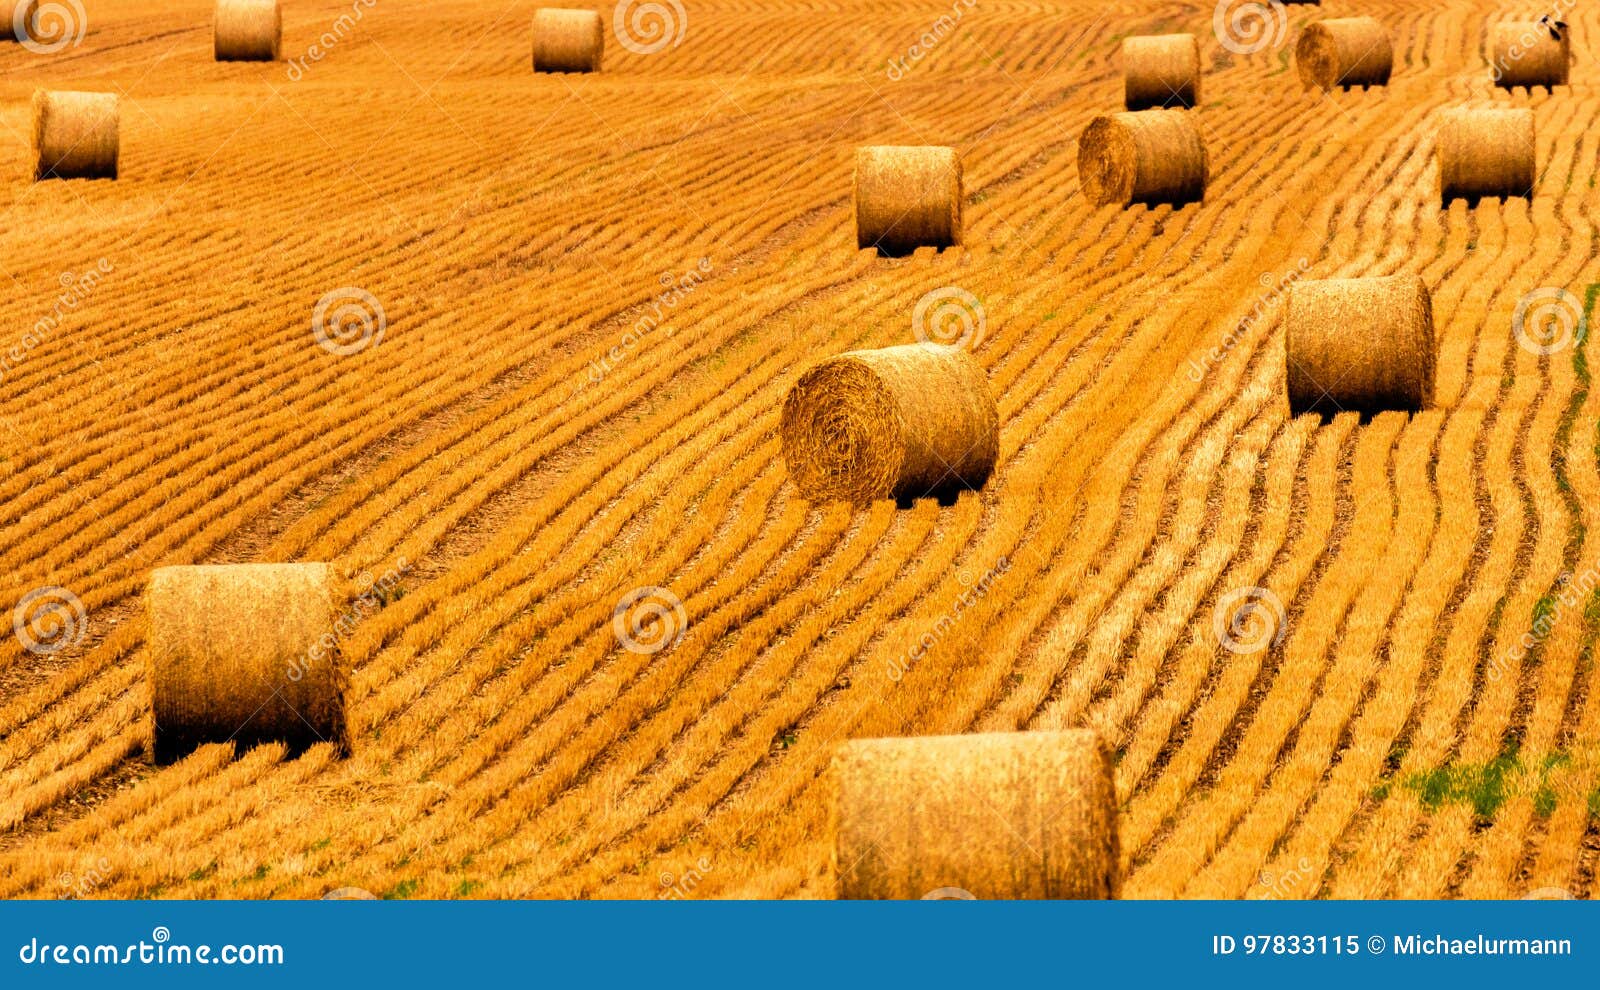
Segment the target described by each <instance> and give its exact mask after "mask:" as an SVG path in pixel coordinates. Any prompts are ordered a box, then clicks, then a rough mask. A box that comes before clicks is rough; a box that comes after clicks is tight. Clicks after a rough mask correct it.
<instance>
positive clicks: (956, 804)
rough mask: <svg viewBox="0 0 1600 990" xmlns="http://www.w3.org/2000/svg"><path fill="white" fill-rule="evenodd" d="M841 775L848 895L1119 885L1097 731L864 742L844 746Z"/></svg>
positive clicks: (1025, 892) (1055, 890)
mask: <svg viewBox="0 0 1600 990" xmlns="http://www.w3.org/2000/svg"><path fill="white" fill-rule="evenodd" d="M833 774H834V785H835V788H836V790H835V800H834V875H835V877H836V880H837V896H838V897H840V898H847V899H852V900H858V899H873V900H881V899H912V898H923V897H927V896H928V895H929V894H936V893H937V892H943V891H950V890H952V889H953V890H956V891H960V892H961V893H963V894H970V895H971V896H973V897H977V898H981V899H1015V900H1023V899H1027V900H1037V899H1096V898H1109V897H1116V896H1117V894H1118V892H1119V890H1120V888H1121V864H1120V859H1119V856H1120V853H1119V850H1118V846H1117V800H1116V789H1115V787H1114V786H1113V784H1112V778H1111V760H1110V758H1109V756H1108V755H1107V753H1106V751H1105V749H1104V747H1103V746H1101V744H1100V740H1099V737H1098V736H1096V735H1095V733H1093V732H1089V731H1086V730H1077V731H1072V732H1008V733H989V734H979V735H968V736H931V737H924V738H917V739H858V740H854V741H852V742H848V743H845V744H844V745H843V746H841V747H839V750H838V752H837V753H836V754H835V756H834V759H833ZM958 896H959V895H958Z"/></svg>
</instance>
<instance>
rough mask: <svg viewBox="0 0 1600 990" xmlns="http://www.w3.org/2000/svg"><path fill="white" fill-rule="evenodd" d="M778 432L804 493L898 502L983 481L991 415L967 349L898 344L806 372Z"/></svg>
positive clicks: (979, 371) (995, 422)
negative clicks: (889, 499) (886, 499)
mask: <svg viewBox="0 0 1600 990" xmlns="http://www.w3.org/2000/svg"><path fill="white" fill-rule="evenodd" d="M779 431H780V433H781V435H782V440H783V458H784V461H785V462H786V463H787V464H788V467H789V476H790V477H791V478H793V479H794V482H795V484H796V485H798V486H799V487H800V491H801V493H802V494H803V495H805V496H806V497H807V498H809V499H813V500H816V501H833V500H844V501H851V502H867V501H871V500H873V499H880V498H894V499H899V500H902V501H904V500H907V499H915V498H921V497H923V496H927V495H933V496H939V495H945V494H948V493H951V492H957V493H959V492H960V491H961V490H963V489H965V488H980V487H982V485H983V483H984V482H985V481H987V480H988V478H989V472H991V471H992V470H994V462H995V457H996V456H997V454H998V450H999V439H1000V418H999V413H998V412H997V411H996V409H995V402H994V396H993V394H992V393H991V392H990V391H989V378H988V375H987V374H985V372H984V370H983V366H982V365H980V364H978V362H977V361H976V360H974V359H973V357H972V355H971V354H968V353H967V352H966V351H964V350H962V349H960V348H957V347H946V346H944V345H942V344H903V345H901V346H899V347H885V348H883V349H882V350H876V351H851V352H849V353H846V354H841V355H839V356H838V357H835V358H831V359H829V360H827V361H824V362H823V363H822V364H819V365H817V366H816V367H815V368H812V369H811V370H810V371H807V372H806V373H805V374H804V375H802V376H800V380H799V381H798V382H796V383H795V386H794V388H793V389H791V390H790V392H789V397H788V399H787V400H786V401H785V402H784V404H783V416H782V420H781V423H780V427H779Z"/></svg>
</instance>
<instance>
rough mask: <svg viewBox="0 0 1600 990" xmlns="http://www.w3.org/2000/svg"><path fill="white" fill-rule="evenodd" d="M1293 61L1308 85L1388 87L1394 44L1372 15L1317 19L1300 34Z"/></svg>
mask: <svg viewBox="0 0 1600 990" xmlns="http://www.w3.org/2000/svg"><path fill="white" fill-rule="evenodd" d="M1294 61H1295V65H1296V66H1297V67H1298V68H1299V70H1300V80H1301V81H1302V82H1304V83H1305V84H1306V86H1308V87H1314V88H1317V89H1322V90H1331V89H1333V88H1335V87H1343V88H1345V89H1349V88H1351V87H1353V86H1387V85H1388V84H1389V73H1390V72H1391V71H1393V69H1394V45H1393V44H1392V43H1391V42H1390V41H1389V32H1388V31H1387V30H1386V29H1385V28H1384V26H1383V25H1382V24H1380V23H1379V22H1378V21H1377V20H1376V19H1375V18H1372V17H1337V18H1334V19H1332V20H1327V21H1318V22H1316V23H1315V24H1312V25H1310V26H1309V27H1307V28H1306V29H1305V31H1303V32H1302V33H1301V35H1300V41H1299V42H1298V43H1297V44H1296V45H1295V48H1294Z"/></svg>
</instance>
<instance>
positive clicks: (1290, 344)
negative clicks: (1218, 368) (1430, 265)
mask: <svg viewBox="0 0 1600 990" xmlns="http://www.w3.org/2000/svg"><path fill="white" fill-rule="evenodd" d="M1284 325H1285V328H1286V334H1285V342H1286V343H1285V347H1284V365H1285V372H1286V376H1287V382H1288V391H1289V411H1290V413H1291V414H1292V415H1299V414H1300V413H1318V414H1321V415H1332V414H1333V413H1337V412H1345V411H1351V412H1362V413H1377V412H1384V411H1387V410H1391V409H1404V410H1409V411H1417V410H1421V409H1426V408H1427V407H1428V406H1429V405H1431V404H1432V402H1433V368H1434V339H1433V299H1432V297H1431V296H1430V295H1429V294H1428V287H1427V286H1426V285H1425V284H1423V281H1422V279H1421V278H1419V277H1417V276H1416V275H1391V276H1389V277H1386V278H1352V279H1326V280H1320V281H1305V282H1297V283H1295V284H1294V285H1292V286H1290V287H1289V295H1288V300H1287V302H1286V303H1285V311H1284Z"/></svg>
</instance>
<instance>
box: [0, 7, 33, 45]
mask: <svg viewBox="0 0 1600 990" xmlns="http://www.w3.org/2000/svg"><path fill="white" fill-rule="evenodd" d="M38 16H39V0H0V41H27V40H28V39H29V38H31V37H33V35H34V32H35V31H36V30H37V29H38Z"/></svg>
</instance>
